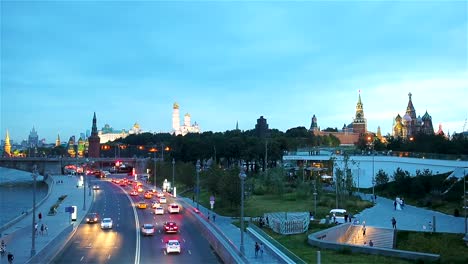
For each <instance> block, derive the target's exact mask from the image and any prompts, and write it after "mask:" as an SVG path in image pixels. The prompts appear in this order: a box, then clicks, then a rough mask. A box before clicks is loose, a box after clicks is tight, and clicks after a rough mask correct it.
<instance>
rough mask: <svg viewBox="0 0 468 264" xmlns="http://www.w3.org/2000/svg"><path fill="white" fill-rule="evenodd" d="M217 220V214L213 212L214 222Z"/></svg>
mask: <svg viewBox="0 0 468 264" xmlns="http://www.w3.org/2000/svg"><path fill="white" fill-rule="evenodd" d="M214 222H216V214H215V213H213V223H214Z"/></svg>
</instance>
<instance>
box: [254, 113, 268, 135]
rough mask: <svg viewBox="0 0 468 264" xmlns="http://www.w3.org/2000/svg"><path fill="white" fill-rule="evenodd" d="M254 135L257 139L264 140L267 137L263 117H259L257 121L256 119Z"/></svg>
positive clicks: (266, 126)
mask: <svg viewBox="0 0 468 264" xmlns="http://www.w3.org/2000/svg"><path fill="white" fill-rule="evenodd" d="M255 133H256V134H257V136H258V137H261V138H264V137H266V136H267V135H268V123H267V120H266V119H265V118H263V116H260V118H259V119H257V124H256V125H255Z"/></svg>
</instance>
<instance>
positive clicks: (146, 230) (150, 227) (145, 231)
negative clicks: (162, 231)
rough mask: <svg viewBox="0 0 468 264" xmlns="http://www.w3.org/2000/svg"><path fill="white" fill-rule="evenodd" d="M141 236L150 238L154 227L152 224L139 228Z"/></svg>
mask: <svg viewBox="0 0 468 264" xmlns="http://www.w3.org/2000/svg"><path fill="white" fill-rule="evenodd" d="M141 234H143V235H144V236H152V235H154V225H152V224H144V225H142V226H141Z"/></svg>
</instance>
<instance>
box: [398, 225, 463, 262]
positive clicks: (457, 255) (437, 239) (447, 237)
mask: <svg viewBox="0 0 468 264" xmlns="http://www.w3.org/2000/svg"><path fill="white" fill-rule="evenodd" d="M397 249H401V250H410V251H418V252H425V253H433V254H440V263H468V248H467V247H466V245H465V243H464V242H463V235H462V234H449V233H432V234H431V233H430V232H409V231H398V233H397Z"/></svg>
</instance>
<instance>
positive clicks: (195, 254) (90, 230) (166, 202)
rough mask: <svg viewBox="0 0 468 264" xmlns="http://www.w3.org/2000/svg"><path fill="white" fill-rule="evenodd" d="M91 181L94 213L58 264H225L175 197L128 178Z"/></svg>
mask: <svg viewBox="0 0 468 264" xmlns="http://www.w3.org/2000/svg"><path fill="white" fill-rule="evenodd" d="M89 176H90V177H92V176H94V175H89ZM87 177H88V176H87ZM92 178H93V179H91V178H89V180H91V181H93V182H92V183H91V184H92V186H96V185H97V186H99V188H93V191H94V192H95V195H94V201H93V205H92V207H91V208H90V211H89V214H88V215H87V217H86V218H85V219H84V220H83V222H82V223H81V224H80V226H79V227H78V229H77V232H76V233H75V235H74V236H73V237H72V239H71V240H70V241H69V243H68V244H67V245H66V247H65V248H64V250H63V251H62V252H61V254H59V255H58V257H57V258H56V259H55V261H54V263H66V262H70V261H71V262H73V263H75V262H77V263H103V262H105V263H166V262H170V263H220V260H219V258H218V257H217V256H216V254H215V253H214V251H213V250H212V249H211V248H210V246H209V243H208V242H207V241H206V239H205V238H204V237H203V236H200V232H199V231H198V230H197V229H196V225H195V224H194V223H195V221H196V219H195V217H194V216H193V215H192V214H190V213H189V212H186V210H185V209H184V208H183V206H182V205H181V204H179V203H178V202H177V199H175V198H174V197H172V196H171V194H169V193H166V192H163V191H162V190H160V189H159V188H158V189H155V188H154V186H149V185H147V184H145V183H143V182H141V181H138V180H135V178H134V177H131V178H128V176H127V175H126V174H107V175H106V177H101V178H95V177H92ZM88 182H89V181H88Z"/></svg>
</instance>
